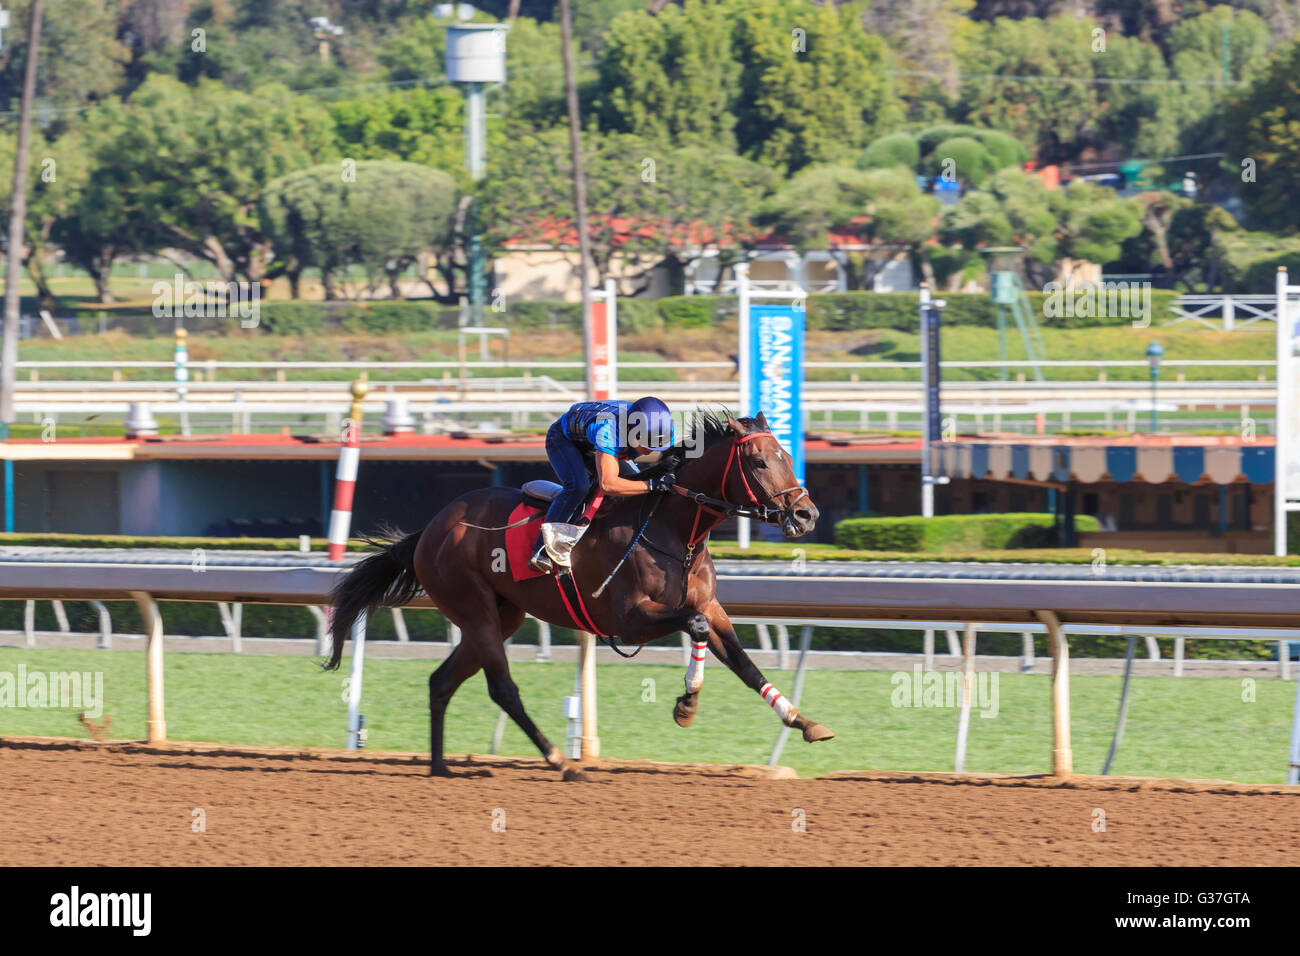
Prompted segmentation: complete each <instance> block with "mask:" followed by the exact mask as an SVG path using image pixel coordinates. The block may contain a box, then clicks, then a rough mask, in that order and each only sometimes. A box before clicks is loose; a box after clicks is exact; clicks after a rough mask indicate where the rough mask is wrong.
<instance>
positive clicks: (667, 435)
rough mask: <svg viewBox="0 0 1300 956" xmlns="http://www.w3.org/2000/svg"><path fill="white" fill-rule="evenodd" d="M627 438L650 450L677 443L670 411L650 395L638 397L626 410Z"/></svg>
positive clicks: (668, 446)
mask: <svg viewBox="0 0 1300 956" xmlns="http://www.w3.org/2000/svg"><path fill="white" fill-rule="evenodd" d="M627 421H628V438H629V440H630V441H633V440H634V441H636V443H637V444H640V445H644V446H645V447H646V448H649V449H650V450H651V451H663V450H664V449H665V448H671V447H672V446H673V445H675V444H676V443H677V431H676V429H675V428H674V427H673V416H672V412H670V411H668V406H667V405H665V404H664V403H663V402H661V401H660V400H659V399H657V398H655V397H654V396H652V395H647V396H646V397H645V398H639V399H637V400H636V401H635V402H633V403H632V405H631V407H630V408H629V409H628V410H627Z"/></svg>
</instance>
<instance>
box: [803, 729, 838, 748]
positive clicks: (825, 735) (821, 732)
mask: <svg viewBox="0 0 1300 956" xmlns="http://www.w3.org/2000/svg"><path fill="white" fill-rule="evenodd" d="M834 736H835V735H834V734H833V733H831V732H830V731H829V730H827V729H826V728H825V727H823V726H822V725H821V724H809V725H808V726H807V727H805V728H804V729H803V739H804V740H806V741H808V743H810V744H815V743H816V742H817V741H819V740H830V739H831V738H832V737H834Z"/></svg>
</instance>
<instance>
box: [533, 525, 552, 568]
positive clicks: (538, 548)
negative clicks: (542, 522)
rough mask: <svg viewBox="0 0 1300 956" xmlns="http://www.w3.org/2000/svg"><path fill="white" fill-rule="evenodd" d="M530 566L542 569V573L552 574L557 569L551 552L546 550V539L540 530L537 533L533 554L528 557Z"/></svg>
mask: <svg viewBox="0 0 1300 956" xmlns="http://www.w3.org/2000/svg"><path fill="white" fill-rule="evenodd" d="M528 566H529V567H530V568H532V569H533V570H534V571H540V572H541V573H542V574H550V573H551V572H552V571H554V570H555V562H554V561H552V560H551V556H550V554H548V553H547V551H546V540H545V538H544V537H543V535H542V533H541V532H540V531H539V532H538V533H537V541H536V542H535V546H534V548H533V556H532V557H531V558H529V559H528Z"/></svg>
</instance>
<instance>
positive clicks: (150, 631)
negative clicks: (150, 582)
mask: <svg viewBox="0 0 1300 956" xmlns="http://www.w3.org/2000/svg"><path fill="white" fill-rule="evenodd" d="M131 597H132V598H133V599H134V600H135V604H136V607H138V608H139V609H140V617H142V618H143V619H144V630H145V637H146V641H147V643H146V644H145V656H146V660H145V694H146V697H147V701H148V708H149V709H148V714H149V716H148V719H147V720H146V721H145V727H146V728H147V737H148V740H149V743H151V744H156V743H162V742H163V741H165V740H166V739H167V718H166V716H165V714H166V710H165V707H164V703H163V700H164V698H163V623H162V615H161V614H159V613H158V605H157V603H156V602H155V601H154V599H153V595H151V594H149V593H148V592H147V591H132V592H131Z"/></svg>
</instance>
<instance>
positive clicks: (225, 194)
mask: <svg viewBox="0 0 1300 956" xmlns="http://www.w3.org/2000/svg"><path fill="white" fill-rule="evenodd" d="M92 120H93V123H94V131H93V133H92V135H94V136H95V138H96V143H97V155H98V166H97V169H96V172H95V181H96V185H97V187H99V188H102V189H104V190H113V191H115V192H116V193H117V194H118V195H120V197H121V201H122V203H123V208H124V210H125V213H126V215H127V217H128V218H129V224H130V230H131V231H132V233H133V234H134V235H136V236H138V237H139V241H140V243H141V244H142V245H144V246H146V247H147V248H150V249H154V250H161V249H177V250H180V251H182V252H186V253H189V254H190V255H193V256H197V257H198V258H201V259H204V260H206V261H208V262H211V263H212V264H213V265H214V266H216V268H217V271H218V272H219V273H220V275H221V277H222V279H223V280H224V281H227V282H231V281H234V280H235V278H236V277H237V276H243V277H245V278H247V279H248V280H249V281H253V282H256V281H259V280H261V279H262V278H265V277H267V266H268V264H269V262H270V244H269V241H268V239H267V237H266V236H265V235H264V234H263V233H262V231H261V229H260V227H259V224H258V220H257V215H256V207H257V201H258V197H259V196H260V194H261V191H262V188H263V187H264V186H265V185H266V183H268V182H270V181H271V180H272V179H274V178H275V177H277V176H280V175H283V174H285V173H286V172H289V171H291V170H294V169H301V168H304V167H306V166H309V165H311V164H312V163H314V162H317V161H319V160H321V159H324V158H327V157H329V156H331V155H333V154H334V152H335V147H334V143H333V126H332V124H331V122H330V118H329V114H328V113H327V112H326V111H325V109H324V107H322V106H320V105H319V104H317V103H316V102H315V101H313V100H310V99H307V98H305V97H300V96H295V95H293V94H292V93H290V92H289V91H288V90H286V89H284V88H283V87H276V86H269V87H264V88H261V89H259V90H257V91H256V92H255V93H254V94H251V95H250V94H247V93H240V92H237V91H235V90H231V89H228V88H227V87H224V86H222V85H221V84H219V83H216V82H213V81H209V80H203V81H200V82H199V84H198V86H197V87H196V88H193V89H191V88H189V87H186V86H185V85H184V84H182V83H179V82H177V81H176V80H173V79H171V78H168V77H164V76H160V75H155V76H153V77H151V78H150V79H149V80H148V81H147V82H146V83H145V84H144V85H143V86H141V87H140V89H138V90H137V91H136V92H135V94H134V95H133V96H132V97H131V99H130V100H128V101H127V102H125V103H121V102H118V101H109V102H108V103H106V104H104V105H103V106H102V107H100V108H98V109H97V110H95V112H94V114H93V116H92V117H88V123H91V122H92Z"/></svg>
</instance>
